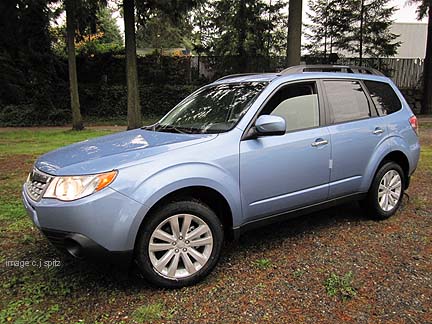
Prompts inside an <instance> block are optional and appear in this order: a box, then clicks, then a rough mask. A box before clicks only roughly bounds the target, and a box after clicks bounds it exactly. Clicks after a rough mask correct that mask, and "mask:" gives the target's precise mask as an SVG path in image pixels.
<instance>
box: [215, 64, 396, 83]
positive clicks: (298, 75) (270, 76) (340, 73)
mask: <svg viewBox="0 0 432 324" xmlns="http://www.w3.org/2000/svg"><path fill="white" fill-rule="evenodd" d="M320 69H322V70H323V71H315V70H320ZM348 71H349V72H348ZM359 71H363V72H362V73H361V72H359ZM365 71H367V72H365ZM323 78H326V79H327V78H328V79H341V78H342V79H348V78H349V79H352V78H356V79H363V80H375V81H381V82H382V81H384V82H389V81H390V79H389V78H387V77H386V76H384V74H383V73H381V72H380V71H378V70H375V69H371V68H364V67H358V66H345V65H337V66H336V65H298V66H293V67H290V68H288V69H285V70H283V71H282V72H279V73H245V74H232V75H227V76H224V77H222V78H220V79H218V80H216V81H215V82H214V83H213V84H227V83H243V82H272V81H275V80H281V81H288V80H307V79H323Z"/></svg>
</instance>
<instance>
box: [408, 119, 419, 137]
mask: <svg viewBox="0 0 432 324" xmlns="http://www.w3.org/2000/svg"><path fill="white" fill-rule="evenodd" d="M409 123H410V124H411V127H412V128H413V129H414V131H415V132H416V134H417V135H418V131H419V124H418V120H417V117H416V116H414V115H412V116H411V118H410V119H409Z"/></svg>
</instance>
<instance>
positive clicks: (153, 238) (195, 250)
mask: <svg viewBox="0 0 432 324" xmlns="http://www.w3.org/2000/svg"><path fill="white" fill-rule="evenodd" d="M148 217H149V218H148V221H146V223H145V224H143V228H142V230H141V233H140V235H139V238H138V242H137V246H136V255H135V257H136V261H137V264H138V267H139V269H140V270H141V272H142V273H143V275H144V277H145V278H146V279H147V280H148V281H149V282H150V283H152V284H154V285H156V286H158V287H164V288H179V287H184V286H189V285H193V284H195V283H197V282H199V281H200V280H202V279H203V278H204V277H205V276H206V275H208V274H209V273H210V272H211V270H212V269H213V268H214V267H215V265H216V264H217V262H218V259H219V255H220V250H221V247H222V242H223V228H222V224H221V222H220V220H219V218H218V217H217V216H216V214H215V213H214V212H213V211H212V210H211V209H210V208H209V207H208V206H207V205H205V204H204V203H202V202H200V201H197V200H193V199H190V200H182V201H174V202H171V203H169V204H167V205H165V206H163V207H161V208H159V209H157V210H156V211H155V212H154V213H152V214H151V215H148Z"/></svg>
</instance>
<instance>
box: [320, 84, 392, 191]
mask: <svg viewBox="0 0 432 324" xmlns="http://www.w3.org/2000/svg"><path fill="white" fill-rule="evenodd" d="M322 82H323V89H324V90H325V93H326V97H327V106H328V109H327V111H328V121H329V131H330V138H331V143H332V144H331V149H332V153H331V163H330V165H331V175H330V189H329V198H330V199H331V198H336V197H340V196H345V195H349V194H352V193H356V192H359V191H360V186H361V183H362V180H363V176H364V174H365V171H366V168H367V165H368V163H369V161H370V159H371V157H372V155H373V153H374V151H375V149H376V147H377V146H378V145H379V143H380V142H381V141H382V139H383V138H384V137H385V134H386V132H387V128H386V126H385V124H384V122H383V121H382V119H381V118H380V117H378V116H377V112H376V109H375V107H374V106H373V103H372V102H371V100H370V99H369V97H368V96H367V95H366V93H365V90H364V85H363V83H362V82H361V81H359V80H347V79H344V80H323V81H322Z"/></svg>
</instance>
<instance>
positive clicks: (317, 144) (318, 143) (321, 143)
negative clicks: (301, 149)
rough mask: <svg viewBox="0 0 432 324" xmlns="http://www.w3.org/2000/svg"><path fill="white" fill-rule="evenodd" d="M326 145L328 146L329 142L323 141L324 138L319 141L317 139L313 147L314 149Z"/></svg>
mask: <svg viewBox="0 0 432 324" xmlns="http://www.w3.org/2000/svg"><path fill="white" fill-rule="evenodd" d="M326 144H328V141H327V140H325V139H322V138H318V139H317V140H316V141H315V142H313V143H312V144H311V145H312V146H313V147H318V146H321V145H326Z"/></svg>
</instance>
